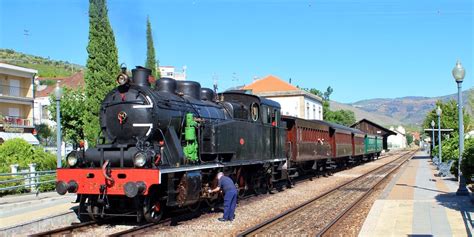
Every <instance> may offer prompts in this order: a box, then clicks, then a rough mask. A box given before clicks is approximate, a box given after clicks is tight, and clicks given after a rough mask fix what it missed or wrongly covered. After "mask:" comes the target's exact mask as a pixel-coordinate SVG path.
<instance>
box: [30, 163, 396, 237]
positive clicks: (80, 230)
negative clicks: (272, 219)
mask: <svg viewBox="0 0 474 237" xmlns="http://www.w3.org/2000/svg"><path fill="white" fill-rule="evenodd" d="M391 155H398V154H391ZM403 155H404V154H402V156H403ZM387 156H389V155H383V156H381V157H380V158H385V157H387ZM392 163H393V162H392ZM378 169H380V168H378ZM372 172H373V171H372ZM306 181H308V179H307V178H304V179H301V180H295V182H296V183H301V182H303V183H304V182H306ZM308 182H309V181H308ZM346 184H347V183H345V184H343V185H341V186H344V185H346ZM341 186H339V187H338V188H340V187H341ZM326 194H327V193H325V194H323V195H321V196H320V197H322V196H324V195H326ZM253 196H255V195H248V196H246V197H244V198H243V199H248V198H252V197H253ZM205 208H207V207H204V208H200V211H202V210H203V209H205ZM201 213H202V212H201ZM175 214H177V213H175ZM198 215H199V214H198V213H187V214H183V215H179V214H178V215H174V216H170V217H167V218H166V219H163V220H162V221H160V222H159V223H148V224H144V225H140V226H136V227H133V228H130V229H127V230H123V231H119V232H116V233H113V234H110V235H108V236H140V235H143V234H146V233H150V232H153V231H154V230H156V229H158V228H160V227H163V226H170V225H174V223H177V222H180V221H183V220H189V219H192V218H195V217H196V216H198ZM101 225H102V224H101V223H97V222H94V221H91V222H84V223H78V224H73V225H71V226H67V227H62V228H58V229H54V230H50V231H45V232H41V233H37V234H33V235H30V236H71V235H80V234H88V232H89V231H90V230H91V229H94V228H99V227H100V226H101ZM89 234H90V233H89ZM245 235H246V234H245Z"/></svg>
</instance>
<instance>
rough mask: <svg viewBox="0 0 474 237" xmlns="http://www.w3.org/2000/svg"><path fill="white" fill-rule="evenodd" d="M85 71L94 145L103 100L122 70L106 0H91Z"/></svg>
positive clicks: (87, 126) (87, 131)
mask: <svg viewBox="0 0 474 237" xmlns="http://www.w3.org/2000/svg"><path fill="white" fill-rule="evenodd" d="M87 52H88V58H87V64H86V67H87V70H86V73H85V78H84V79H85V84H86V86H85V95H86V101H85V104H86V108H87V109H85V110H84V116H83V118H82V120H83V122H84V135H85V137H86V139H87V140H88V141H89V144H91V145H94V144H95V142H96V140H97V136H98V134H99V132H100V127H99V109H100V103H101V101H102V100H103V98H104V97H105V96H106V95H107V93H108V92H109V91H110V90H111V89H112V88H113V87H114V86H115V77H116V76H117V75H118V73H119V72H120V69H119V64H118V53H117V47H116V45H115V37H114V33H113V30H112V27H111V26H110V23H109V18H108V15H107V6H106V0H89V44H88V45H87Z"/></svg>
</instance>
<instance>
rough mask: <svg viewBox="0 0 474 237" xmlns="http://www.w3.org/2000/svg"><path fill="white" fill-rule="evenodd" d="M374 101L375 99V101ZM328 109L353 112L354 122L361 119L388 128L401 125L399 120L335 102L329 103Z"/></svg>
mask: <svg viewBox="0 0 474 237" xmlns="http://www.w3.org/2000/svg"><path fill="white" fill-rule="evenodd" d="M375 100H376V99H375ZM330 108H331V110H340V109H344V110H350V111H352V112H354V115H355V117H356V120H357V121H359V120H361V119H364V118H365V119H368V120H370V121H372V122H374V123H377V124H380V125H382V126H389V125H398V124H402V122H400V121H399V120H397V119H395V118H392V117H389V116H386V115H383V114H380V113H378V112H377V111H366V110H364V109H361V108H356V107H354V106H351V105H348V104H342V103H339V102H335V101H330Z"/></svg>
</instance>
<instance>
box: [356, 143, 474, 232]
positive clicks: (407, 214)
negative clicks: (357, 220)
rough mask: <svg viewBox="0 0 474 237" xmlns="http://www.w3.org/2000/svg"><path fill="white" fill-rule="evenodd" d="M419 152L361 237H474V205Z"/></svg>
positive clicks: (394, 182)
mask: <svg viewBox="0 0 474 237" xmlns="http://www.w3.org/2000/svg"><path fill="white" fill-rule="evenodd" d="M437 173H438V171H437V170H436V168H435V166H434V165H432V163H431V160H430V158H429V157H428V154H426V153H423V152H418V153H417V154H416V155H415V157H413V159H411V160H410V161H409V162H408V164H407V165H406V166H405V167H404V168H403V169H402V171H401V172H399V173H398V175H397V176H395V177H394V178H393V180H392V181H391V183H390V184H389V185H388V186H387V187H386V189H385V190H384V192H383V194H382V195H381V196H380V197H379V199H378V200H377V201H376V202H375V203H374V205H373V206H372V209H371V210H370V212H369V215H368V217H367V219H366V220H365V222H364V225H363V227H362V229H361V231H360V233H359V236H363V237H365V236H472V231H473V227H472V226H473V220H472V218H474V216H473V212H474V205H473V204H472V203H471V202H470V198H469V197H467V196H464V197H462V196H456V190H457V187H458V183H457V181H456V180H455V178H454V177H448V178H446V177H444V178H442V177H437V176H435V174H437Z"/></svg>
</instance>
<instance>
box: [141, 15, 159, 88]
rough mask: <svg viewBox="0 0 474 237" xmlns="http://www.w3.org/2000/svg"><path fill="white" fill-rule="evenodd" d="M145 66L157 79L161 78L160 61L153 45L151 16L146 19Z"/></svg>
mask: <svg viewBox="0 0 474 237" xmlns="http://www.w3.org/2000/svg"><path fill="white" fill-rule="evenodd" d="M145 67H147V68H149V69H151V71H152V72H151V75H153V77H155V78H156V79H160V77H161V73H160V70H158V71H157V70H156V69H157V68H158V62H157V61H156V57H155V46H153V35H152V33H151V23H150V17H147V19H146V63H145Z"/></svg>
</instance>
